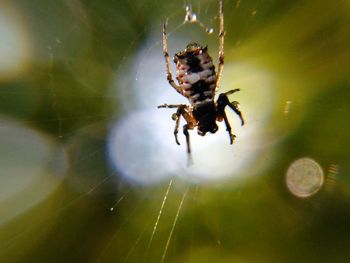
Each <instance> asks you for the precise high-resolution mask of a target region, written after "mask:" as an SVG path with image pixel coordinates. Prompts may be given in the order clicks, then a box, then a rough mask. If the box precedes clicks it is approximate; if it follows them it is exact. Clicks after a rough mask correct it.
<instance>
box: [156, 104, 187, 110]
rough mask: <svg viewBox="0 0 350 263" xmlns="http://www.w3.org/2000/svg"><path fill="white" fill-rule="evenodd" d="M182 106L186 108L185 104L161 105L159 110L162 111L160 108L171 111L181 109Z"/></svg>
mask: <svg viewBox="0 0 350 263" xmlns="http://www.w3.org/2000/svg"><path fill="white" fill-rule="evenodd" d="M181 106H186V105H185V104H162V105H159V106H158V107H157V108H158V109H160V108H169V109H172V108H179V107H181Z"/></svg>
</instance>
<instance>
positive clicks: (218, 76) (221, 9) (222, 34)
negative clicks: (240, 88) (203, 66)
mask: <svg viewBox="0 0 350 263" xmlns="http://www.w3.org/2000/svg"><path fill="white" fill-rule="evenodd" d="M219 21H220V31H219V66H218V72H217V73H216V82H215V87H216V89H218V88H219V82H220V79H221V75H222V71H223V70H224V40H225V31H224V0H220V4H219Z"/></svg>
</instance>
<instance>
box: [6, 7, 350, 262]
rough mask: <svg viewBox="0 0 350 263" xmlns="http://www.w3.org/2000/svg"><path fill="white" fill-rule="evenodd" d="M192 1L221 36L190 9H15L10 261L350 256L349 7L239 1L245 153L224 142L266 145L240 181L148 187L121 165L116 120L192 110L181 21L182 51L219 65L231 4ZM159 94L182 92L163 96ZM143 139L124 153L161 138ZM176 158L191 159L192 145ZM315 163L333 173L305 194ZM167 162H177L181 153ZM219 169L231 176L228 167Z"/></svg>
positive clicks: (235, 22)
mask: <svg viewBox="0 0 350 263" xmlns="http://www.w3.org/2000/svg"><path fill="white" fill-rule="evenodd" d="M189 4H190V5H191V6H192V11H193V12H195V13H196V14H197V18H198V19H199V20H200V21H201V23H203V24H204V25H205V26H207V27H213V29H214V33H213V34H210V35H209V34H206V32H205V30H203V29H202V28H201V27H200V26H199V24H198V23H194V24H193V23H192V24H191V23H183V21H184V18H185V14H186V9H185V3H184V2H182V1H177V2H176V1H156V0H152V1H151V0H135V1H122V0H120V1H108V0H103V1H96V0H86V1H79V0H74V1H68V0H67V1H65V0H60V1H44V0H33V1H20V0H18V1H1V2H0V102H1V103H0V262H191V263H194V262H348V261H349V260H350V250H349V249H348V248H349V246H350V194H349V186H350V179H349V172H350V162H349V153H348V152H349V150H348V147H349V145H350V122H349V116H350V104H349V99H350V77H349V71H350V2H349V1H342V0H335V1H321V0H309V1H277V0H268V1H261V0H260V1H258V0H252V1H241V0H227V1H225V29H226V39H225V59H226V60H225V63H226V64H225V66H226V68H225V69H224V73H223V81H222V90H228V89H230V88H232V85H233V84H234V85H235V86H236V87H239V88H241V90H242V91H241V93H242V94H241V95H237V96H238V97H237V98H238V99H239V101H240V103H241V105H242V111H243V113H245V114H246V115H245V116H246V121H247V124H246V126H244V127H242V128H240V127H238V125H235V128H234V129H239V136H238V140H237V146H236V144H235V145H233V146H228V145H226V144H228V142H227V135H226V134H225V133H224V132H221V133H218V134H215V136H216V137H219V138H221V137H222V138H224V143H221V142H220V143H217V144H216V145H218V146H217V147H223V148H224V147H233V149H240V148H239V147H247V148H249V149H250V148H254V147H256V145H255V144H256V141H255V140H253V139H251V138H255V137H249V134H251V133H254V132H257V133H258V135H259V136H258V138H260V139H259V141H258V143H259V147H258V149H257V150H254V158H253V157H252V156H248V154H247V151H238V150H235V154H236V155H234V158H232V160H231V159H229V162H231V163H232V164H234V163H236V162H243V161H244V162H246V160H248V159H251V161H249V162H248V161H247V162H246V163H247V164H246V165H245V166H244V165H243V166H242V167H243V169H240V170H235V171H236V172H232V175H233V174H235V176H233V177H235V178H236V179H237V178H238V179H237V180H236V179H235V180H233V179H232V180H231V179H230V176H228V177H226V178H225V179H224V180H219V179H218V180H214V179H213V180H211V181H210V182H209V183H208V182H206V183H200V182H199V183H198V182H197V183H195V182H191V180H189V181H188V180H185V179H184V177H186V174H187V173H188V171H187V169H190V168H186V167H185V168H181V169H175V170H174V171H176V172H168V174H167V176H168V177H164V178H162V180H159V181H157V183H152V184H144V183H135V182H133V181H130V180H129V179H127V178H126V177H125V176H123V175H124V173H125V172H123V171H122V168H120V167H119V168H118V167H116V166H118V164H113V160H112V161H111V159H113V157H110V151H109V150H108V147H110V146H108V145H109V144H110V134H111V129H112V127H114V125H117V124H118V123H121V122H120V120H122V119H123V118H127V117H125V116H129V114H131V113H132V112H134V111H136V110H141V111H142V110H144V109H146V108H147V109H148V108H152V109H153V108H155V107H156V106H157V105H158V104H159V102H160V103H172V102H174V103H177V100H178V99H179V98H178V97H176V96H177V95H176V94H175V92H174V91H172V90H171V88H170V87H169V85H168V84H167V82H166V76H165V65H164V59H163V57H162V46H161V28H162V23H163V22H164V21H165V20H166V19H168V23H169V25H168V31H169V48H170V53H171V54H173V53H174V52H176V51H179V50H181V49H183V48H184V45H185V44H186V43H189V42H191V41H200V42H202V43H207V44H208V45H209V51H210V53H211V54H212V56H213V58H214V59H215V61H217V55H216V52H217V43H218V41H217V29H218V19H217V14H218V2H217V1H213V0H210V1H209V0H208V1H189ZM178 43H180V44H181V45H180V46H179V45H178ZM150 54H156V55H155V56H153V57H152V56H151V55H150ZM143 55H144V56H143ZM140 57H141V58H140ZM150 57H152V58H153V60H150ZM158 65H159V70H158ZM135 67H136V68H135ZM144 68H151V69H155V70H154V72H153V73H152V74H151V75H149V74H147V73H145V71H144ZM135 72H136V73H135ZM132 83H134V84H135V83H136V85H134V86H133V87H131V85H132ZM122 84H123V85H122ZM124 84H125V85H124ZM158 84H159V86H161V87H163V88H164V89H165V90H167V91H169V94H173V95H174V97H169V98H164V97H163V98H161V99H160V101H158V100H157V99H154V96H156V95H157V94H159V92H157V91H154V90H152V88H153V87H154V86H157V85H158ZM135 87H136V88H135ZM220 89H221V88H220ZM140 94H141V95H140ZM164 99H165V100H166V101H164ZM154 114H156V113H154ZM164 114H166V115H167V116H168V119H166V120H167V121H169V125H170V126H169V127H171V128H169V129H167V130H169V138H171V139H168V137H166V138H165V137H164V140H163V139H162V137H161V139H160V140H161V141H162V143H164V144H165V145H167V144H174V141H173V138H172V127H173V126H172V125H173V123H172V122H171V120H170V115H171V113H170V111H167V112H165V113H164ZM147 116H148V117H146V118H147V120H146V121H153V120H154V119H156V118H158V117H156V115H147ZM148 118H149V119H148ZM167 121H166V122H167ZM116 123H117V124H116ZM151 128H152V129H153V130H155V131H156V130H157V129H158V127H157V125H155V126H153V127H151ZM135 129H136V131H133V130H132V129H131V130H130V132H131V133H133V134H134V133H137V128H135ZM221 129H222V130H224V129H223V128H221ZM248 133H249V134H248ZM192 134H193V135H192V138H195V136H197V135H196V132H192ZM119 136H121V137H120V138H121V140H123V136H122V135H119ZM164 136H165V135H164ZM166 136H168V135H166ZM135 137H137V138H135ZM135 137H134V136H129V137H127V136H126V137H125V142H126V143H125V144H123V145H118V144H113V147H112V148H119V149H120V152H121V153H123V152H124V151H126V150H127V148H128V144H129V142H130V143H132V142H136V145H137V143H139V142H141V141H142V142H143V141H147V140H149V138H148V137H147V134H144V133H142V132H139V133H137V136H135ZM212 137H213V135H212V136H210V138H212ZM240 138H241V141H240ZM206 139H207V138H203V140H201V141H200V144H203V145H205V144H206ZM194 140H195V139H194ZM208 140H209V139H208ZM198 144H199V143H198V142H196V143H193V147H194V148H196V147H197V149H198V147H200V146H199V145H198ZM240 145H241V146H240ZM140 147H141V146H140ZM152 147H153V148H152V149H153V150H154V151H152V150H151V151H148V150H147V149H146V150H144V152H143V151H142V149H141V148H140V149H141V151H140V153H139V154H136V153H135V155H132V154H129V153H128V154H129V155H128V156H127V158H129V160H131V164H128V165H129V166H132V165H134V164H135V165H136V164H138V163H139V160H138V158H143V157H142V155H143V154H144V155H152V154H153V153H155V152H156V148H157V147H161V146H159V145H153V146H152ZM174 147H175V146H174ZM235 147H236V148H235ZM225 149H226V148H225ZM230 149H231V148H230ZM254 149H255V148H254ZM176 150H177V151H178V152H179V153H180V154H181V156H183V157H184V158H183V160H182V162H185V148H184V145H181V147H177V148H176ZM207 150H208V151H209V152H210V149H208V148H207ZM248 152H249V151H248ZM215 153H216V152H215ZM213 154H214V153H213ZM220 154H222V153H220V152H218V154H217V155H216V157H218V160H219V161H218V164H220V158H222V159H224V154H222V156H221V155H220ZM198 155H199V154H197V156H198ZM133 156H134V157H133ZM139 156H141V157H139ZM305 157H308V158H312V159H313V160H315V161H316V162H317V163H318V165H319V166H320V167H321V169H322V170H321V172H318V174H317V173H316V172H314V171H311V172H310V173H311V174H309V175H310V176H313V175H315V173H316V175H318V176H319V178H323V181H322V182H320V183H321V184H322V186H321V187H320V188H317V189H316V191H315V193H314V194H313V195H311V194H310V196H308V197H300V196H298V194H297V193H295V192H293V191H290V190H289V189H288V187H287V184H286V180H287V179H286V178H287V177H286V176H287V171H288V167H290V165H291V164H292V163H293V162H294V161H295V160H298V159H301V158H305ZM154 158H157V159H159V160H160V162H162V163H167V165H168V163H170V164H172V163H173V162H172V158H173V156H172V154H169V155H168V156H167V155H164V156H155V157H154ZM194 158H196V153H194ZM198 158H199V157H198ZM229 158H231V157H229ZM199 164H200V162H199ZM175 166H176V163H175ZM143 167H144V169H145V174H146V170H147V171H149V170H151V171H152V170H154V171H156V170H157V169H158V168H157V166H155V165H154V163H147V162H146V164H143ZM143 167H141V168H143ZM141 168H140V171H142V169H141ZM219 168H220V169H221V170H220V173H221V172H222V173H224V172H225V171H229V173H231V170H230V165H229V164H227V163H225V165H220V166H219ZM219 168H218V169H219ZM131 171H134V170H131ZM158 171H159V172H158V176H162V171H163V170H161V169H159V170H158ZM305 171H306V172H305ZM307 171H308V170H307V169H306V168H305V167H302V169H301V170H300V169H299V170H297V171H295V174H302V175H303V174H305V173H307ZM138 173H139V174H136V175H135V176H136V177H137V176H140V177H142V176H143V175H142V174H141V173H142V172H138ZM204 173H205V172H204ZM169 174H170V175H169ZM211 174H213V176H214V174H215V170H214V171H210V172H209V175H211ZM147 176H148V175H147ZM214 177H215V176H214ZM147 178H148V177H146V179H147ZM298 178H299V177H298ZM300 178H301V179H300ZM300 178H299V179H300V180H301V182H302V183H303V182H305V181H303V180H305V178H304V177H302V176H301V177H300ZM303 178H304V179H303ZM300 180H299V181H298V180H297V182H300ZM316 183H317V182H316ZM296 187H298V185H296Z"/></svg>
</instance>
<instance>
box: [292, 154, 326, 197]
mask: <svg viewBox="0 0 350 263" xmlns="http://www.w3.org/2000/svg"><path fill="white" fill-rule="evenodd" d="M286 183H287V187H288V189H289V191H290V192H291V193H292V194H293V195H295V196H297V197H309V196H311V195H314V194H316V193H317V192H318V191H319V190H320V189H321V187H322V185H323V183H324V174H323V170H322V167H321V166H320V165H319V164H318V163H317V162H316V161H315V160H313V159H311V158H301V159H298V160H296V161H294V162H293V163H292V164H291V165H290V166H289V167H288V170H287V175H286Z"/></svg>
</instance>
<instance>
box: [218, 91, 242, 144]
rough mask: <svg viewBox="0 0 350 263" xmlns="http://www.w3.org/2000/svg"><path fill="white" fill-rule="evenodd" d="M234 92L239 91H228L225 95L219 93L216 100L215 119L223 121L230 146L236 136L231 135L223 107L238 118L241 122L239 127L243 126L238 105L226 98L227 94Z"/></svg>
mask: <svg viewBox="0 0 350 263" xmlns="http://www.w3.org/2000/svg"><path fill="white" fill-rule="evenodd" d="M236 91H239V89H235V90H230V91H228V92H226V93H221V94H220V95H219V98H218V100H217V119H218V120H222V119H224V121H225V125H226V130H227V132H228V133H229V136H230V143H231V144H232V143H233V141H234V139H235V137H236V136H235V135H234V134H232V133H231V126H230V123H229V121H228V119H227V116H226V113H225V107H226V106H229V107H230V108H231V109H232V110H233V111H234V112H235V113H236V114H237V115H238V116H239V118H240V120H241V125H244V119H243V116H242V113H241V111H240V110H239V103H238V102H237V101H233V102H230V101H229V99H228V97H227V95H228V94H232V93H234V92H236Z"/></svg>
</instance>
